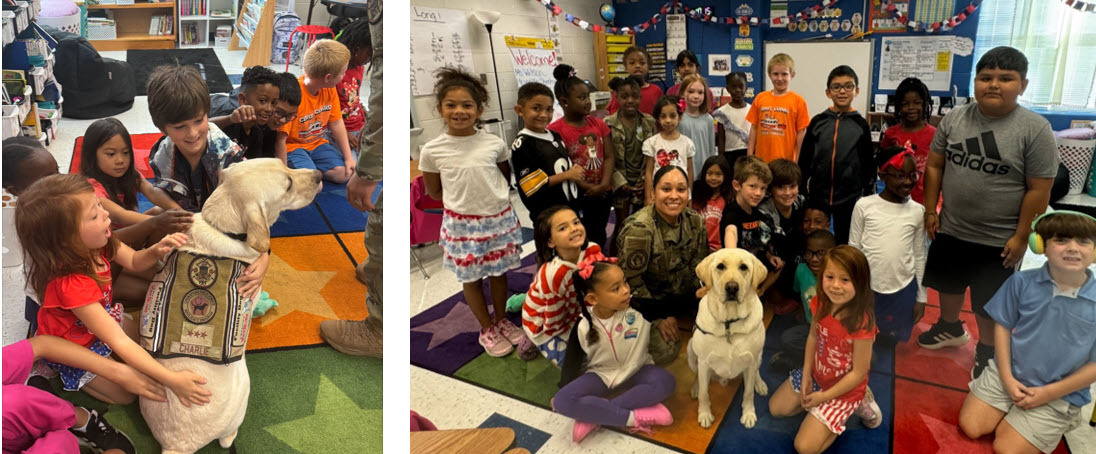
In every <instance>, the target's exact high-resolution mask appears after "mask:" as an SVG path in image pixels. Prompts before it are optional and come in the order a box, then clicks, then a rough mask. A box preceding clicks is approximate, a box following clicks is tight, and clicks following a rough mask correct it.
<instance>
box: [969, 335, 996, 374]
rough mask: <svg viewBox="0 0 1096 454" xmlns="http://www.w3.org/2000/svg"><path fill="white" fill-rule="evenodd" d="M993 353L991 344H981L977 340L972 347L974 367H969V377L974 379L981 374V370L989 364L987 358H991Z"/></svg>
mask: <svg viewBox="0 0 1096 454" xmlns="http://www.w3.org/2000/svg"><path fill="white" fill-rule="evenodd" d="M994 353H996V352H995V351H994V350H993V346H992V345H983V344H982V343H981V342H979V343H978V344H977V345H976V346H975V347H974V367H972V368H971V369H970V379H971V380H974V379H976V378H978V377H980V376H981V375H982V371H983V370H985V369H986V366H988V365H989V360H991V359H993V356H994Z"/></svg>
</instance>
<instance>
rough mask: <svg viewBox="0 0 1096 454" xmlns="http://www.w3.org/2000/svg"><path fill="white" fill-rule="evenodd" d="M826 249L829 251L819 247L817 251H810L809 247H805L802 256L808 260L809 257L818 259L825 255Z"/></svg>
mask: <svg viewBox="0 0 1096 454" xmlns="http://www.w3.org/2000/svg"><path fill="white" fill-rule="evenodd" d="M827 251H829V249H819V250H817V251H812V250H810V249H807V250H806V251H804V252H803V258H805V259H808V260H810V259H820V258H822V257H823V256H825V255H826V252H827Z"/></svg>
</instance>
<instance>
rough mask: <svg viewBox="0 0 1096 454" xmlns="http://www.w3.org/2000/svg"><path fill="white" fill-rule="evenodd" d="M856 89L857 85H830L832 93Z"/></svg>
mask: <svg viewBox="0 0 1096 454" xmlns="http://www.w3.org/2000/svg"><path fill="white" fill-rule="evenodd" d="M855 89H856V84H854V83H848V84H845V85H839V84H833V85H830V91H842V90H843V91H853V90H855Z"/></svg>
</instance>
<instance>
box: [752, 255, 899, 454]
mask: <svg viewBox="0 0 1096 454" xmlns="http://www.w3.org/2000/svg"><path fill="white" fill-rule="evenodd" d="M818 286H819V289H820V290H822V291H820V292H818V295H816V296H815V297H814V299H812V300H811V313H812V314H813V317H812V318H813V320H814V323H813V324H812V325H811V333H810V335H809V336H808V337H807V348H806V354H805V355H804V358H803V368H802V369H797V370H794V371H792V373H791V377H789V378H788V379H787V380H785V381H784V384H782V385H780V388H779V389H777V390H776V393H774V394H773V397H772V399H770V400H769V412H770V413H771V414H772V415H773V416H776V417H784V416H793V415H796V414H799V413H800V412H802V411H804V410H806V411H807V412H809V413H810V417H807V418H804V419H803V423H802V424H801V425H800V426H799V433H797V434H796V436H795V448H796V450H797V451H799V452H822V451H825V450H826V448H829V447H830V445H831V444H833V441H834V440H835V439H836V438H837V436H838V435H840V434H841V433H842V432H844V431H845V422H846V420H848V419H849V417H850V416H852V414H853V413H854V412H856V413H857V415H858V416H860V417H861V418H862V419H863V420H864V425H865V426H867V427H869V428H875V427H878V426H879V424H880V423H882V422H883V420H882V414H881V413H880V410H879V406H878V405H876V403H875V399H874V398H872V397H871V394H870V393H866V390H867V388H868V369H869V368H870V366H871V353H872V350H871V348H872V343H873V342H874V341H875V333H876V332H878V331H879V330H878V329H877V328H876V326H875V309H874V308H873V306H874V304H873V298H872V291H871V273H870V272H869V270H868V259H867V258H866V257H865V256H864V254H863V253H862V252H860V251H859V250H858V249H856V248H854V247H852V246H848V245H844V246H838V247H835V248H833V249H830V250H829V251H828V252H826V256H825V258H824V259H823V261H822V273H821V275H820V276H818Z"/></svg>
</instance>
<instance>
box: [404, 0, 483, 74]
mask: <svg viewBox="0 0 1096 454" xmlns="http://www.w3.org/2000/svg"><path fill="white" fill-rule="evenodd" d="M469 46H470V45H469V44H468V16H467V13H465V12H464V11H460V10H455V9H444V8H428V7H425V6H415V5H411V93H412V94H413V95H415V96H425V95H429V94H432V93H433V92H434V72H435V71H437V70H438V69H441V68H443V67H446V66H452V67H456V68H460V69H462V70H464V71H467V72H470V73H473V74H475V72H476V71H475V67H474V65H473V64H472V51H471V49H470V48H469Z"/></svg>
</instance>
